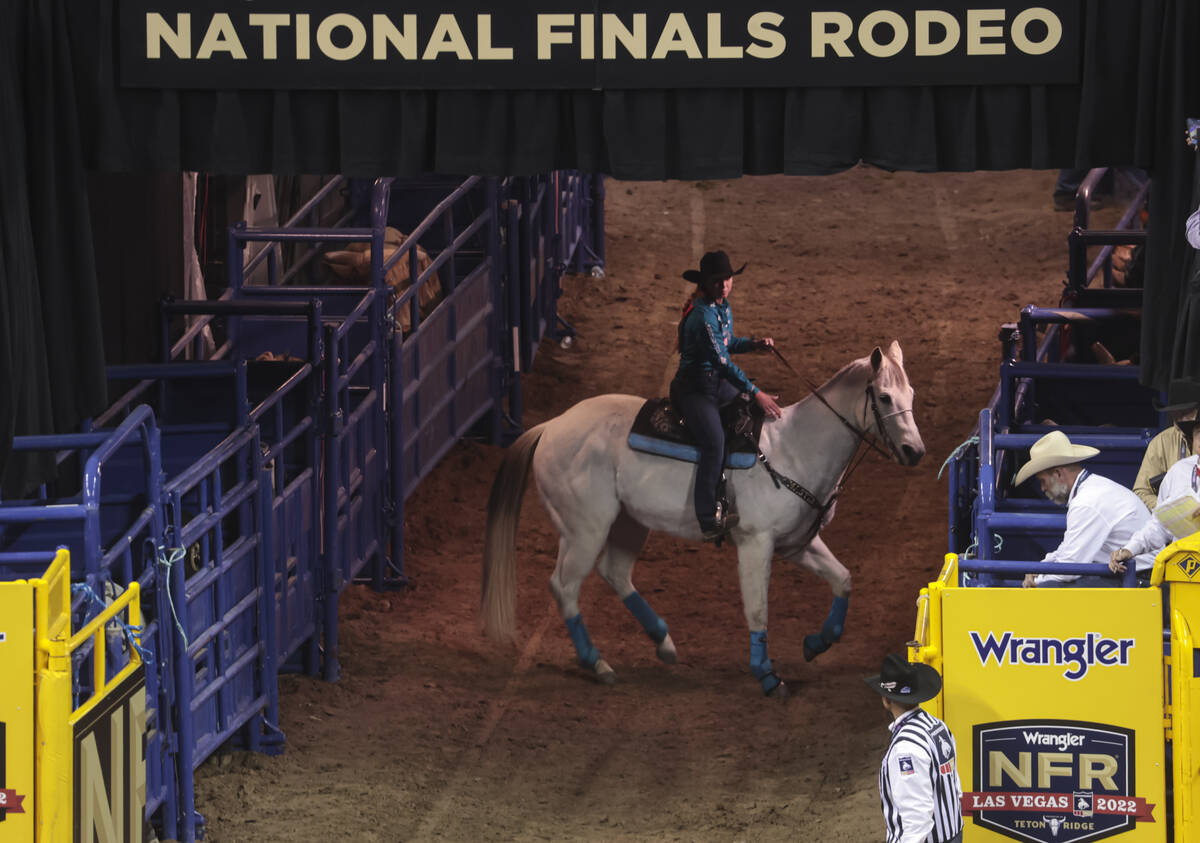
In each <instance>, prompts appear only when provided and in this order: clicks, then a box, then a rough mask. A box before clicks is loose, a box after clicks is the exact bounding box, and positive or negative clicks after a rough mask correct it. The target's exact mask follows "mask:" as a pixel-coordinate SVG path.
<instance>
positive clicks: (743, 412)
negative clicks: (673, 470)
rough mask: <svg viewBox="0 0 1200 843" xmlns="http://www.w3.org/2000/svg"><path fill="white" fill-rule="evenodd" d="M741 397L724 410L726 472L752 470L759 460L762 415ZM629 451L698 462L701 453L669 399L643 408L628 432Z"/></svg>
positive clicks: (755, 407)
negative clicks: (727, 470) (741, 469)
mask: <svg viewBox="0 0 1200 843" xmlns="http://www.w3.org/2000/svg"><path fill="white" fill-rule="evenodd" d="M748 398H749V397H748V396H743V397H739V398H738V399H736V400H734V401H733V402H731V403H730V404H728V405H727V406H725V407H723V408H722V409H721V423H722V425H723V426H724V428H725V441H726V443H727V445H728V447H727V448H726V450H727V451H728V455H727V457H726V459H725V467H726V468H750V467H751V466H753V465H754V463H755V461H756V460H757V459H758V435H759V433H760V432H761V431H762V423H763V415H762V411H761V410H759V408H758V405H757V404H755V403H754V402H753V401H750V400H748ZM629 447H630V448H633V450H635V451H642V452H643V453H647V454H655V455H657V456H660V457H670V458H671V459H675V460H682V461H684V462H693V463H694V462H697V461H698V460H699V459H700V450H699V449H698V448H697V447H696V445H695V441H694V440H693V439H692V434H691V432H690V431H688V429H687V428H686V427H685V426H684V424H683V419H681V418H680V417H679V415H678V414H677V413H676V412H675V410H674V409H673V408H672V407H671V401H670V399H668V398H651V399H649V400H647V401H646V403H645V404H643V405H642V409H641V410H639V411H638V414H637V418H635V419H634V420H633V427H632V428H630V430H629Z"/></svg>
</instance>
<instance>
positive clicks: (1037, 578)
mask: <svg viewBox="0 0 1200 843" xmlns="http://www.w3.org/2000/svg"><path fill="white" fill-rule="evenodd" d="M1098 453H1100V452H1099V451H1098V450H1096V449H1095V448H1089V447H1088V446H1086V445H1073V444H1071V440H1070V439H1068V438H1067V435H1066V434H1065V433H1063V432H1062V431H1059V430H1055V431H1053V432H1051V433H1047V434H1046V435H1045V436H1043V437H1042V438H1041V439H1039V440H1038V441H1037V442H1035V443H1034V444H1033V447H1032V448H1030V449H1029V462H1027V463H1026V464H1025V465H1024V466H1022V468H1021V470H1020V471H1019V472H1017V479H1016V480H1015V481H1014V482H1013V485H1014V486H1019V485H1021V484H1022V483H1024V482H1025V481H1026V480H1027V479H1029V478H1030V477H1031V476H1034V475H1036V476H1037V479H1038V482H1039V483H1040V484H1041V487H1042V492H1043V493H1044V494H1045V495H1046V497H1048V498H1049V499H1050V500H1052V501H1054V502H1055V503H1057V504H1066V506H1067V529H1066V532H1065V533H1063V539H1062V542H1060V543H1059V545H1058V547H1056V548H1055V549H1054V550H1052V551H1050V552H1049V553H1047V554H1046V556H1045V557H1044V558H1043V559H1042V561H1043V562H1060V563H1063V562H1071V563H1085V564H1086V563H1095V564H1109V563H1110V561H1111V559H1112V553H1113V551H1114V550H1117V549H1119V548H1121V547H1122V546H1124V544H1125V543H1126V542H1127V541H1129V539H1130V538H1131V537H1132V536H1133V534H1134V533H1136V532H1137V531H1138V530H1140V529H1141V528H1142V527H1143V526H1144V525H1145V524H1146V522H1147V521H1149V520H1150V513H1149V512H1148V511H1147V510H1146V506H1145V504H1143V503H1142V501H1141V500H1140V499H1139V498H1138V496H1137V495H1135V494H1134V493H1133V492H1132V491H1131V490H1129V489H1126V488H1125V487H1124V486H1122V485H1121V484H1119V483H1115V482H1113V481H1112V480H1109V479H1108V478H1107V477H1102V476H1100V475H1099V474H1093V473H1091V472H1090V471H1087V470H1086V469H1085V468H1084V467H1083V466H1082V465H1081V463H1082V462H1083V461H1084V460H1086V459H1090V458H1092V457H1094V456H1096V454H1098ZM1163 482H1166V481H1165V480H1164V481H1163ZM1153 565H1154V557H1153V556H1142V557H1139V558H1138V559H1137V568H1138V570H1139V571H1143V570H1144V571H1149V570H1150V569H1151V568H1152V567H1153ZM1023 585H1024V586H1025V588H1037V587H1049V588H1062V587H1064V586H1066V587H1072V588H1115V587H1118V586H1119V585H1120V583H1118V582H1117V581H1116V580H1113V579H1110V578H1106V577H1101V576H1095V575H1088V576H1076V575H1073V574H1026V575H1025V581H1024V583H1023Z"/></svg>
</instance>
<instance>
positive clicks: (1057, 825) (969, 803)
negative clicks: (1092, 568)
mask: <svg viewBox="0 0 1200 843" xmlns="http://www.w3.org/2000/svg"><path fill="white" fill-rule="evenodd" d="M1198 550H1200V548H1198ZM1198 558H1200V556H1198ZM1197 574H1198V575H1200V564H1198V565H1197ZM956 580H957V559H956V557H953V556H948V557H947V558H946V564H945V566H944V567H943V569H942V573H941V575H940V576H939V577H938V580H937V581H936V582H933V583H930V584H929V587H928V588H927V589H924V590H923V591H922V599H921V600H922V601H923V602H920V603H919V606H918V628H917V632H916V636H915V640H914V641H913V642H912V645H911V646H910V652H909V657H910V659H912V660H913V661H920V662H924V663H926V664H931V665H933V666H934V667H937V668H938V669H939V670H940V671H941V673H942V677H943V688H942V693H941V695H939V697H938V698H936V699H935V700H933V701H931V702H930V703H929V704H927V706H928V707H929V708H930V710H931V711H933V712H934V713H936V714H938V715H939V716H940V717H941V718H942V719H943V720H945V722H946V723H947V725H949V727H950V729H951V730H952V731H953V732H954V735H955V738H956V739H957V742H958V764H959V774H960V776H961V778H962V784H963V793H964V797H963V815H964V822H965V828H964V836H963V839H964V841H968V843H978V841H999V840H1013V839H1016V840H1029V841H1045V843H1052V842H1053V841H1058V843H1073V841H1090V840H1096V839H1100V838H1105V839H1119V840H1122V841H1125V840H1129V841H1166V840H1167V839H1168V838H1167V832H1168V825H1167V822H1166V820H1167V807H1168V806H1167V805H1166V804H1165V800H1166V785H1167V776H1168V774H1169V771H1168V770H1167V769H1166V750H1165V740H1164V732H1163V713H1164V702H1165V700H1164V697H1163V688H1164V682H1163V665H1164V661H1163V659H1164V656H1163V608H1162V599H1163V595H1162V592H1161V591H1160V590H1159V589H1157V588H1140V589H1119V588H1113V589H1070V588H1067V589H1020V588H959V587H957V586H956V584H955V583H956ZM1197 592H1198V593H1200V589H1197ZM1197 608H1200V605H1198V606H1197ZM1173 652H1174V654H1175V656H1176V658H1177V659H1179V660H1183V659H1186V661H1187V665H1188V670H1189V674H1188V675H1189V676H1190V675H1191V659H1192V656H1191V654H1190V648H1188V649H1186V651H1185V648H1184V647H1183V646H1175V647H1173ZM1181 663H1182V662H1181ZM1176 672H1177V673H1178V669H1177V670H1176ZM1177 704H1179V703H1178V702H1177ZM1184 704H1185V705H1186V703H1184ZM1176 719H1177V720H1178V719H1179V717H1178V715H1177V717H1176ZM1190 758H1200V752H1194V753H1193V754H1191V755H1190ZM1174 760H1175V763H1176V765H1178V764H1180V763H1181V758H1180V757H1179V755H1178V754H1177V755H1176V757H1175V759H1174ZM1186 763H1188V764H1190V763H1192V762H1191V761H1187V762H1186ZM1193 772H1194V771H1193ZM1194 779H1196V776H1195V775H1189V777H1188V778H1187V779H1186V781H1188V782H1189V783H1190V782H1191V781H1193V780H1194ZM1176 780H1177V781H1178V774H1177V775H1176ZM1178 799H1179V789H1178V788H1176V805H1178ZM1178 810H1179V809H1178V807H1177V808H1176V812H1177V813H1178ZM1179 829H1180V826H1179V825H1178V823H1177V824H1176V830H1177V834H1176V836H1175V838H1174V839H1175V840H1179V841H1182V840H1194V839H1200V838H1195V837H1188V836H1180V834H1179V833H1178V832H1179Z"/></svg>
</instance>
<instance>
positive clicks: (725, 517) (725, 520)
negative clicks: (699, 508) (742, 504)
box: [714, 501, 742, 533]
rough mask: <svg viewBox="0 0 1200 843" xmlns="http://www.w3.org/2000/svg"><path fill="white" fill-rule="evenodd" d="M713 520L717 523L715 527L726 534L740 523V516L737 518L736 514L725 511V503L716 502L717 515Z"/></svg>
mask: <svg viewBox="0 0 1200 843" xmlns="http://www.w3.org/2000/svg"><path fill="white" fill-rule="evenodd" d="M714 520H715V521H716V522H717V526H718V527H719V528H721V529H722V530H724V531H725V532H726V533H728V532H729V531H730V530H732V529H733V528H734V527H736V526H737V525H738V524H739V523H741V520H742V519H741V516H739V515H738V514H737V512H731V511H729V510H728V509H727V503H726V502H725V501H718V502H717V515H716V518H715V519H714Z"/></svg>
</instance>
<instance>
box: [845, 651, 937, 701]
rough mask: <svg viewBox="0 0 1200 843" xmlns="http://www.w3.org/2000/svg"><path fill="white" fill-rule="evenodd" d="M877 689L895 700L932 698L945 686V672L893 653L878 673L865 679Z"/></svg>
mask: <svg viewBox="0 0 1200 843" xmlns="http://www.w3.org/2000/svg"><path fill="white" fill-rule="evenodd" d="M863 681H864V682H866V683H867V685H869V686H870V687H871V688H872V689H873V690H875V691H876V692H877V693H880V694H882V695H883V696H885V697H887V698H888V699H889V700H892V701H893V702H898V703H902V704H904V705H916V704H917V703H923V702H925V701H926V700H931V699H933V698H934V697H936V696H937V695H938V692H939V691H941V690H942V677H941V675H940V674H939V673H938V672H937V671H936V670H934V669H933V668H932V667H930V666H929V665H927V664H912V663H911V662H909V661H908V659H905V658H902V657H901V656H897V655H896V654H895V653H889V654H888V655H887V656H886V657H885V658H884V660H883V666H882V667H881V668H880V669H879V675H878V676H868V677H866V678H864V679H863Z"/></svg>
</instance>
